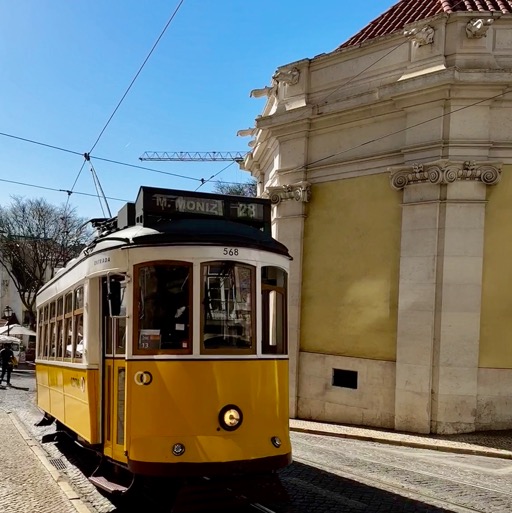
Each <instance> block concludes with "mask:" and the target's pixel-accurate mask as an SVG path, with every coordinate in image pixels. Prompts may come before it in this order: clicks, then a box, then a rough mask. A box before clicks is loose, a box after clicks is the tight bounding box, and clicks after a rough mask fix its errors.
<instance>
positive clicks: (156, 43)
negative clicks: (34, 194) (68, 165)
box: [88, 0, 185, 155]
mask: <svg viewBox="0 0 512 513" xmlns="http://www.w3.org/2000/svg"><path fill="white" fill-rule="evenodd" d="M184 1H185V0H180V2H179V3H178V6H177V7H176V8H175V9H174V12H173V13H172V14H171V17H170V18H169V20H168V21H167V23H166V24H165V27H164V28H163V30H162V32H160V35H159V36H158V38H157V40H156V41H155V44H154V45H153V46H152V48H151V50H150V51H149V53H148V55H147V56H146V58H145V59H144V62H143V63H142V64H141V66H140V68H139V70H138V71H137V73H135V76H134V77H133V79H132V81H131V82H130V85H129V86H128V88H127V89H126V91H125V92H124V94H123V96H122V98H121V99H120V100H119V103H118V104H117V106H116V108H115V109H114V111H113V112H112V114H111V115H110V117H109V118H108V120H107V122H106V123H105V126H104V127H103V128H102V130H101V132H100V135H98V138H97V139H96V141H95V142H94V144H93V145H92V148H91V149H90V150H89V152H88V153H89V155H90V154H91V153H92V152H93V150H94V148H96V145H97V144H98V142H99V141H100V139H101V136H102V135H103V133H104V132H105V130H106V129H107V127H108V125H109V124H110V122H111V121H112V118H113V117H114V115H115V114H116V112H117V110H118V109H119V107H120V106H121V104H122V103H123V100H124V99H125V98H126V95H127V94H128V93H129V91H130V89H131V88H132V86H133V84H134V83H135V81H136V80H137V78H138V76H139V75H140V73H141V71H142V69H143V68H144V66H145V65H146V63H147V62H148V60H149V58H150V57H151V54H152V53H153V52H154V51H155V48H156V47H157V45H158V43H159V42H160V39H162V37H163V35H164V34H165V32H166V30H167V28H168V27H169V25H170V24H171V23H172V20H173V19H174V17H175V16H176V14H177V13H178V11H179V10H180V7H181V6H182V4H183V2H184Z"/></svg>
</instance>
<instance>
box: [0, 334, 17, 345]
mask: <svg viewBox="0 0 512 513" xmlns="http://www.w3.org/2000/svg"><path fill="white" fill-rule="evenodd" d="M5 342H7V343H11V342H16V343H18V344H19V343H20V342H21V340H20V339H19V338H16V337H8V336H7V335H0V344H4V343H5Z"/></svg>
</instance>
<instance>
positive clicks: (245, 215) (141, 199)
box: [136, 187, 270, 222]
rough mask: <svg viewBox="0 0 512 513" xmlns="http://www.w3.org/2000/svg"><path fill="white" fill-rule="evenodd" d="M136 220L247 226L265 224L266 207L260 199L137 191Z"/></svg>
mask: <svg viewBox="0 0 512 513" xmlns="http://www.w3.org/2000/svg"><path fill="white" fill-rule="evenodd" d="M136 210H137V214H136V215H137V218H139V216H140V215H141V214H143V215H144V216H147V215H150V216H159V217H165V218H169V217H170V218H172V217H180V218H183V217H185V218H186V217H191V218H192V217H204V216H206V217H216V218H225V219H232V220H238V221H247V222H269V221H270V204H269V203H268V200H264V199H261V198H250V197H247V198H242V197H240V196H225V195H219V194H210V193H194V192H188V191H176V190H171V189H157V188H153V187H141V190H140V192H139V195H138V197H137V202H136Z"/></svg>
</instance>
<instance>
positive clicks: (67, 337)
mask: <svg viewBox="0 0 512 513" xmlns="http://www.w3.org/2000/svg"><path fill="white" fill-rule="evenodd" d="M73 296H74V294H73V291H71V292H68V293H66V295H65V296H64V361H66V362H70V361H72V356H73V352H72V351H73ZM68 347H69V348H70V349H69V350H68Z"/></svg>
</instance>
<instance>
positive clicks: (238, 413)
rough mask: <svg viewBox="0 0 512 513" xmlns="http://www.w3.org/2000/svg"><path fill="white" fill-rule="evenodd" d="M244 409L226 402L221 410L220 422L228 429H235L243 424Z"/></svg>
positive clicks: (223, 427) (222, 426)
mask: <svg viewBox="0 0 512 513" xmlns="http://www.w3.org/2000/svg"><path fill="white" fill-rule="evenodd" d="M243 420H244V416H243V413H242V410H241V409H240V408H239V407H238V406H236V405H234V404H226V406H224V407H223V408H222V409H221V410H220V412H219V424H220V426H221V428H222V429H224V430H226V431H234V430H235V429H238V428H239V427H240V426H241V425H242V421H243Z"/></svg>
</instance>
